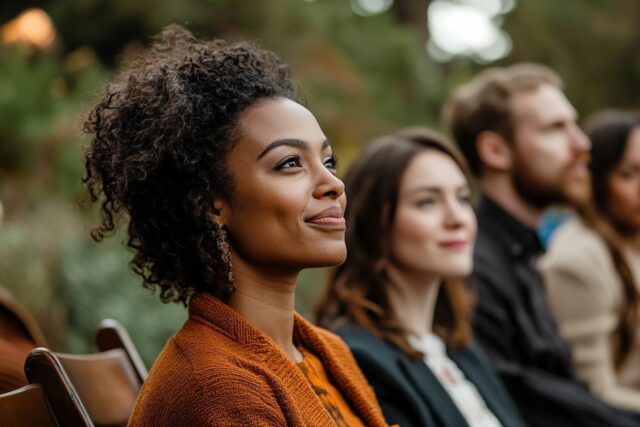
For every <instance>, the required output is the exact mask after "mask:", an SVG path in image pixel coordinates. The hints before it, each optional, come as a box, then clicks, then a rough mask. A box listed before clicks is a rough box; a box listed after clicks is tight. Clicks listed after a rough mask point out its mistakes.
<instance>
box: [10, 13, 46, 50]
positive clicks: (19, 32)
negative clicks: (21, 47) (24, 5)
mask: <svg viewBox="0 0 640 427" xmlns="http://www.w3.org/2000/svg"><path fill="white" fill-rule="evenodd" d="M55 36H56V34H55V30H54V28H53V22H52V21H51V18H49V15H47V13H46V12H45V11H44V10H42V9H37V8H34V9H27V10H25V11H24V12H22V13H21V14H20V15H18V16H17V17H16V18H14V19H13V20H11V21H9V22H8V23H6V24H5V25H4V26H2V28H0V39H1V40H2V43H4V44H21V43H25V44H31V45H34V46H36V47H39V48H41V49H45V48H47V47H49V46H51V45H52V44H53V42H54V40H55Z"/></svg>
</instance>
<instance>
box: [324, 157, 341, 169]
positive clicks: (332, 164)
mask: <svg viewBox="0 0 640 427" xmlns="http://www.w3.org/2000/svg"><path fill="white" fill-rule="evenodd" d="M324 166H325V167H326V168H327V169H331V170H336V168H337V167H338V159H337V158H336V156H331V157H329V158H328V159H327V160H325V161H324Z"/></svg>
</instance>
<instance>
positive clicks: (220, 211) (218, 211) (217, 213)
mask: <svg viewBox="0 0 640 427" xmlns="http://www.w3.org/2000/svg"><path fill="white" fill-rule="evenodd" d="M226 210H227V209H225V203H224V202H223V201H222V200H221V199H216V200H215V201H214V202H213V207H212V209H211V215H210V216H211V219H212V220H213V221H215V222H217V223H218V225H219V226H222V225H224V224H225V218H224V217H225V213H226Z"/></svg>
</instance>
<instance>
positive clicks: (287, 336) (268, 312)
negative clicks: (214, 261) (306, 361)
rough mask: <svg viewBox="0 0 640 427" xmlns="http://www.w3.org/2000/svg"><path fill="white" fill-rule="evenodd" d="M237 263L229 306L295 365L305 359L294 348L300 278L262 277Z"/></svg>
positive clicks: (295, 275) (257, 272) (251, 269)
mask: <svg viewBox="0 0 640 427" xmlns="http://www.w3.org/2000/svg"><path fill="white" fill-rule="evenodd" d="M238 264H239V263H238V262H236V260H235V259H234V266H233V275H234V280H235V291H234V292H233V294H232V296H231V298H230V300H229V306H230V307H231V308H233V309H234V310H236V311H237V312H238V313H240V315H242V317H244V318H245V319H246V320H247V321H249V322H250V323H251V324H252V325H254V326H255V327H257V328H258V329H259V330H261V331H262V332H263V333H265V334H266V335H267V336H269V337H270V338H271V339H272V340H273V341H274V342H275V343H276V345H278V346H279V347H280V348H281V349H282V351H284V352H285V354H286V355H287V356H289V358H290V359H292V360H293V361H296V362H298V361H300V360H302V355H301V354H300V352H299V351H298V350H297V349H296V347H295V345H294V344H293V325H294V313H295V288H296V279H297V274H295V273H294V274H288V275H278V276H276V275H273V277H270V276H272V275H268V274H261V273H260V272H259V271H257V270H256V269H253V268H243V266H242V265H238Z"/></svg>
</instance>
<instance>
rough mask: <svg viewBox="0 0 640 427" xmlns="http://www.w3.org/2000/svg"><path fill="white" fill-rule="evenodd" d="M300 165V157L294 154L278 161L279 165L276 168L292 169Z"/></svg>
mask: <svg viewBox="0 0 640 427" xmlns="http://www.w3.org/2000/svg"><path fill="white" fill-rule="evenodd" d="M300 166H302V165H301V164H300V157H298V156H292V157H287V158H286V159H284V160H283V161H281V162H280V163H278V165H277V166H276V170H282V169H291V168H296V167H300Z"/></svg>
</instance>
